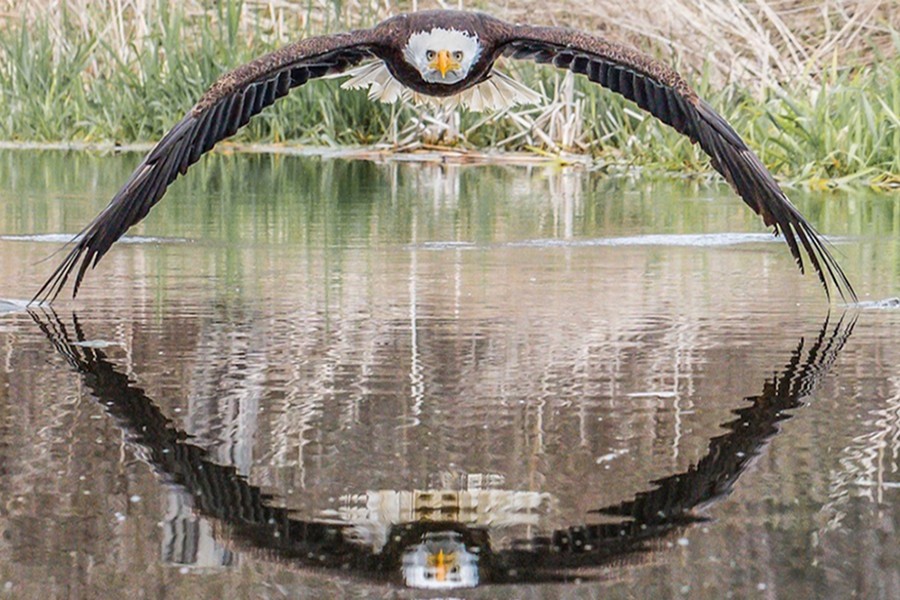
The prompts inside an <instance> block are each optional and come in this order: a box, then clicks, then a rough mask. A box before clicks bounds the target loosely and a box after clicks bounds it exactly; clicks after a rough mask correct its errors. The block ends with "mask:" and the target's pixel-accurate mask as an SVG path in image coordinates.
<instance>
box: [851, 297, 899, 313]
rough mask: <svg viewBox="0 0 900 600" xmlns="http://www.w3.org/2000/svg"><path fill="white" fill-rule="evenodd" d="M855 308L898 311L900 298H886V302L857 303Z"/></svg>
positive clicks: (869, 301)
mask: <svg viewBox="0 0 900 600" xmlns="http://www.w3.org/2000/svg"><path fill="white" fill-rule="evenodd" d="M853 306H856V307H857V308H863V309H878V310H897V309H900V297H896V296H895V297H893V298H885V299H884V300H867V301H865V302H857V303H856V304H854V305H853Z"/></svg>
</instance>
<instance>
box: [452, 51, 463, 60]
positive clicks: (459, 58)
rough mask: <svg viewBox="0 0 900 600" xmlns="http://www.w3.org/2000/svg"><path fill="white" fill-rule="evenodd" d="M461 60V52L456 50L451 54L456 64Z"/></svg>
mask: <svg viewBox="0 0 900 600" xmlns="http://www.w3.org/2000/svg"><path fill="white" fill-rule="evenodd" d="M462 59H463V53H462V50H457V51H456V52H454V53H453V60H455V61H456V62H462Z"/></svg>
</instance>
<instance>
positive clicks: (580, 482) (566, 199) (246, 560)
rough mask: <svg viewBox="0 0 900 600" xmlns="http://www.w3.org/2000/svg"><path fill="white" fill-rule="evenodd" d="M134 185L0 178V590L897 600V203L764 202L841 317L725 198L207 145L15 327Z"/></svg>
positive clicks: (859, 195) (97, 170)
mask: <svg viewBox="0 0 900 600" xmlns="http://www.w3.org/2000/svg"><path fill="white" fill-rule="evenodd" d="M138 160H139V156H138V155H135V154H127V153H126V154H122V155H95V154H89V153H65V152H24V151H7V152H2V153H0V181H2V182H3V185H2V187H0V273H2V279H0V281H2V284H0V285H2V290H0V297H2V298H3V299H4V300H3V301H2V302H0V350H2V363H0V383H2V385H0V411H2V420H0V480H2V484H0V507H2V511H0V523H2V531H3V538H2V540H3V541H2V544H0V590H3V592H4V593H5V594H7V595H11V596H14V597H67V596H68V597H135V598H138V597H146V596H153V597H173V598H176V597H177V598H180V597H226V596H236V597H260V598H284V597H290V598H307V597H308V598H321V597H347V596H350V597H353V596H359V597H362V596H370V595H377V596H402V597H419V596H423V595H424V596H432V595H434V594H438V593H442V592H441V591H440V590H445V591H444V592H443V593H449V594H453V595H457V596H459V595H463V596H466V597H484V598H507V597H510V596H515V597H565V598H595V597H598V596H599V595H603V596H604V597H609V598H631V597H673V596H675V597H678V596H684V597H691V598H724V597H729V596H734V597H742V598H745V597H775V596H779V597H786V598H792V597H798V598H799V597H835V598H844V597H851V596H854V595H855V596H859V597H867V598H897V597H900V543H898V537H897V534H898V531H900V366H898V365H900V306H896V305H893V303H892V302H891V299H892V298H894V297H896V296H898V295H900V201H898V198H897V196H896V194H894V195H891V194H877V193H874V192H866V191H855V192H828V193H814V192H804V191H803V190H792V191H791V192H790V195H791V196H792V198H794V200H795V202H796V204H798V206H799V207H800V209H801V210H802V211H803V212H804V214H806V215H807V216H808V217H809V219H810V220H811V221H812V222H813V223H814V224H815V225H816V226H817V227H818V228H819V229H820V230H821V231H823V232H827V234H828V235H829V238H830V239H831V240H832V242H833V244H834V252H835V253H836V255H837V257H838V259H839V261H840V262H841V264H842V266H843V267H844V269H845V270H846V272H847V274H848V276H849V277H850V279H851V281H852V282H853V284H854V286H855V288H856V290H857V292H858V293H859V295H860V300H861V303H860V305H857V306H851V307H847V306H844V305H841V304H840V303H839V302H833V303H831V304H830V303H829V302H828V301H827V299H826V297H825V294H824V293H823V291H822V289H821V287H820V286H819V284H818V282H817V280H816V279H815V278H814V277H812V276H809V275H807V276H801V275H800V274H799V273H798V272H797V269H796V267H795V265H794V264H793V261H792V259H791V257H790V255H789V253H788V251H787V247H786V246H785V245H784V243H783V242H782V241H781V240H780V239H773V238H772V236H771V235H770V234H769V233H767V232H766V230H765V229H764V228H763V227H762V224H761V223H760V222H759V221H758V220H757V218H756V216H755V215H753V214H752V213H751V212H750V211H749V210H748V209H747V208H746V207H745V206H744V204H743V203H742V202H741V201H740V200H739V199H737V198H736V197H735V196H734V195H733V193H732V192H731V190H730V189H729V188H728V187H727V186H726V185H724V184H720V183H718V182H717V180H710V181H705V180H695V179H684V180H676V179H663V180H661V179H655V178H650V177H646V178H645V177H641V176H640V174H634V175H632V176H628V177H622V176H619V177H610V176H607V175H605V174H603V173H597V172H588V171H586V170H583V169H572V168H563V167H560V166H558V165H557V166H553V165H549V166H531V167H526V166H497V165H494V166H461V165H454V164H409V163H401V162H393V161H386V162H383V163H376V162H369V161H348V160H334V159H328V160H326V159H323V158H314V157H289V156H278V155H227V154H218V155H214V156H210V157H208V158H207V159H206V160H204V161H201V163H200V164H199V165H197V166H196V167H195V168H194V169H192V171H191V173H190V175H189V176H188V177H186V178H184V179H183V180H181V181H179V182H178V183H177V184H176V185H175V186H173V188H172V189H171V190H170V192H169V193H168V195H167V196H166V198H165V199H164V201H163V202H162V203H161V204H160V205H159V206H158V207H157V208H156V209H155V210H154V212H153V213H152V214H151V215H150V217H149V218H148V219H147V220H146V221H145V222H144V223H143V224H142V225H141V226H139V227H137V228H135V229H134V230H132V231H131V232H130V234H129V237H128V238H127V239H125V240H123V242H124V243H119V244H117V245H116V246H115V247H114V248H113V250H112V251H111V252H110V254H109V255H108V256H107V257H106V258H104V260H103V261H102V263H101V264H100V265H99V266H98V267H97V268H96V269H95V270H94V271H92V272H90V273H89V275H88V278H87V280H86V282H85V284H84V286H83V288H82V290H81V292H80V294H79V296H78V298H77V300H75V301H72V300H71V299H70V298H69V297H68V294H69V291H68V289H67V290H66V292H64V294H66V297H61V298H60V299H59V301H58V302H57V303H56V304H54V309H55V311H54V310H49V309H38V310H33V311H32V312H26V311H25V310H23V309H22V308H21V302H22V301H24V300H26V299H27V298H30V297H31V295H32V294H34V292H35V291H36V290H37V289H38V288H39V287H40V284H41V283H42V282H43V280H44V279H45V278H46V277H47V276H48V275H49V274H50V272H51V271H52V269H53V267H54V266H55V263H56V261H57V260H59V258H61V255H59V254H57V255H55V256H53V257H52V258H50V259H49V260H47V261H44V262H41V261H42V260H43V259H45V258H46V257H47V256H48V255H50V254H51V253H53V252H54V251H56V250H57V249H58V248H59V246H60V242H61V241H63V240H65V239H67V237H68V236H69V235H71V234H74V233H76V232H77V231H78V230H79V229H81V227H83V226H84V225H85V224H86V223H87V222H88V221H89V220H90V218H91V217H93V215H94V214H96V213H97V212H98V211H99V210H100V209H102V208H103V206H105V205H106V203H107V202H108V200H109V198H110V197H111V196H112V194H113V193H114V192H115V191H116V189H117V188H118V186H119V185H121V183H122V182H123V181H124V180H125V179H126V178H127V176H128V174H129V172H130V169H131V168H133V166H134V165H135V164H136V162H137V161H138ZM455 586H468V587H474V588H475V589H469V590H465V589H453V588H454V587H455ZM413 588H423V589H424V591H422V590H415V589H413ZM448 590H449V591H448Z"/></svg>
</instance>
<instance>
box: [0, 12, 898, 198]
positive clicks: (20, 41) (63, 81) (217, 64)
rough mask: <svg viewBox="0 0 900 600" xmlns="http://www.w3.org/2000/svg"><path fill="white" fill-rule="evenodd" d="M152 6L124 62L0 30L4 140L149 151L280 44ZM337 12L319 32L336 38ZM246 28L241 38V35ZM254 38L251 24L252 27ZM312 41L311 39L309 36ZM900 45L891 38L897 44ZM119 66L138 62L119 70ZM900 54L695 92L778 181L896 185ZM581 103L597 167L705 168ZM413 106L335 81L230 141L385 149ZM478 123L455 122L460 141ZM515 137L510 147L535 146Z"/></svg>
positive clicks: (644, 129)
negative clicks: (244, 66) (813, 79)
mask: <svg viewBox="0 0 900 600" xmlns="http://www.w3.org/2000/svg"><path fill="white" fill-rule="evenodd" d="M168 6H169V5H168V3H165V2H163V3H160V13H159V18H158V19H156V21H155V26H154V27H152V28H151V29H150V33H149V37H148V38H147V39H144V40H142V43H143V45H142V49H141V51H140V52H123V51H122V49H121V48H116V47H113V46H112V45H111V44H110V42H109V41H108V40H105V39H98V38H97V37H94V34H92V33H89V32H87V33H86V32H85V31H84V29H83V28H79V27H76V26H75V25H67V23H66V20H65V15H63V26H64V28H67V29H66V35H65V41H66V43H65V44H59V43H58V35H59V34H58V31H54V32H51V30H50V29H49V28H48V27H47V26H42V25H35V24H32V25H30V26H28V27H26V26H21V25H20V26H13V27H7V28H5V29H2V30H0V103H2V105H3V106H4V108H5V110H4V111H3V114H2V115H0V138H2V139H5V140H12V141H16V140H18V141H48V142H56V141H61V140H67V141H88V142H103V141H112V142H121V143H130V142H136V141H153V140H156V139H158V138H159V137H160V136H162V134H163V133H164V132H165V131H166V129H167V128H168V127H169V126H171V125H172V124H174V123H175V122H177V121H178V120H179V119H180V118H181V116H182V115H183V114H184V112H185V111H186V110H188V109H189V108H190V107H191V105H192V104H193V103H194V102H195V101H196V99H197V97H198V96H199V94H200V93H202V91H203V90H204V89H205V88H206V87H207V86H208V85H209V84H210V83H212V82H213V81H214V80H215V79H216V78H217V77H218V76H219V75H220V74H221V73H222V72H224V71H226V70H228V69H230V68H232V67H234V66H236V65H238V64H241V63H242V62H245V61H247V60H250V59H251V58H253V57H255V56H258V55H260V54H262V53H264V52H267V51H270V50H272V49H273V48H274V47H275V46H276V44H274V43H272V42H270V41H267V40H270V39H271V38H272V36H271V35H268V32H266V31H263V30H259V29H258V30H257V31H255V32H254V31H252V30H251V32H250V34H249V35H248V32H247V27H246V23H241V15H242V11H241V8H242V7H241V4H240V2H239V1H237V0H224V1H222V2H219V3H218V4H217V14H216V15H215V16H216V17H217V18H215V19H203V18H200V19H192V18H190V17H189V16H186V15H185V14H184V13H183V12H181V11H180V10H179V9H177V8H166V7H168ZM341 14H342V13H341V8H340V6H339V4H336V5H335V8H334V17H333V18H331V19H329V20H327V22H326V24H325V25H323V27H325V28H326V29H342V28H344V20H342V18H341ZM242 26H243V27H242ZM257 27H258V28H259V27H260V26H259V25H257ZM310 33H317V32H314V31H313V32H310ZM894 43H895V45H896V46H897V48H900V34H897V35H895V36H894ZM123 55H130V56H134V57H135V58H133V59H130V60H125V61H123V59H121V58H119V57H120V56H123ZM898 56H900V52H897V53H894V54H893V55H892V56H891V57H889V58H881V59H880V60H878V61H877V62H874V63H872V64H867V65H862V66H856V67H855V68H846V69H837V68H835V69H833V70H832V71H830V72H828V73H825V74H823V75H821V76H820V77H819V78H818V79H819V81H820V84H819V86H818V87H817V89H812V88H811V87H809V86H804V87H803V88H801V89H788V90H787V91H786V92H776V91H775V90H772V91H770V92H768V93H767V94H766V97H765V98H764V99H762V100H760V99H758V98H756V97H754V96H753V95H752V94H750V93H749V92H748V91H746V90H742V89H740V88H738V87H736V86H731V87H728V88H726V89H724V90H715V89H712V86H711V85H710V84H709V83H707V81H706V78H701V79H700V80H699V81H694V84H695V86H696V87H697V89H698V90H699V91H700V93H701V95H703V96H704V97H706V98H707V99H708V100H709V101H710V103H711V104H712V105H713V106H715V107H716V108H717V109H718V110H719V111H720V112H722V114H723V115H724V116H725V117H726V118H727V119H728V120H729V121H730V122H731V123H732V124H733V125H734V127H735V129H736V130H737V131H738V132H739V133H741V135H742V136H744V137H745V139H746V140H747V141H748V143H749V144H750V145H751V147H753V148H754V149H756V150H757V151H758V152H759V154H760V155H761V157H762V159H763V161H764V162H765V163H766V164H767V165H769V166H770V167H771V168H772V170H773V171H774V172H775V173H776V174H777V175H778V176H780V177H782V178H784V179H787V180H792V181H803V182H806V183H809V184H812V185H814V186H819V185H822V186H825V185H840V184H869V185H892V184H897V183H898V182H900V58H898ZM518 74H519V76H520V77H521V78H523V79H524V80H525V81H526V82H528V83H529V84H532V85H540V84H543V85H544V86H545V89H548V90H552V89H553V82H554V78H556V77H559V75H558V74H557V73H556V72H554V71H553V70H552V69H550V68H538V67H533V66H529V65H525V66H523V67H521V68H519V69H518ZM576 97H578V98H580V99H582V100H583V102H584V113H583V117H584V118H583V124H582V127H583V132H584V133H583V136H582V142H583V143H584V144H585V146H586V147H587V151H589V152H591V153H592V154H594V155H596V156H597V158H598V163H626V164H634V165H641V166H647V167H655V168H661V169H666V170H685V169H687V170H688V171H697V172H699V171H703V170H705V165H706V159H705V157H704V156H703V154H702V152H700V151H699V150H698V149H697V148H696V147H694V146H692V145H691V144H690V142H689V141H688V140H686V139H685V138H683V137H682V136H680V135H679V134H677V133H676V132H674V131H673V130H671V129H669V128H667V127H665V126H664V125H661V124H660V123H658V122H657V121H655V120H654V119H652V118H650V117H648V116H646V115H643V114H642V113H641V111H640V110H639V109H637V107H636V106H635V105H633V104H631V103H629V102H626V101H624V100H623V99H621V98H620V97H618V96H616V95H614V94H610V93H609V92H607V91H605V90H602V89H600V88H598V87H597V86H594V85H592V84H590V83H589V82H587V81H586V80H581V79H580V80H579V81H578V82H577V85H576ZM415 114H416V112H415V110H414V109H412V108H410V107H407V106H401V107H399V108H398V107H391V106H387V105H383V104H380V103H372V102H369V101H368V100H367V99H366V96H365V93H364V92H361V91H357V92H349V91H343V90H340V89H339V82H338V81H316V82H312V83H310V84H309V85H307V86H304V87H303V88H301V89H299V90H295V91H294V92H293V93H292V94H290V95H289V96H288V97H287V98H285V99H283V100H281V101H280V102H279V103H278V104H277V105H276V106H275V107H273V108H271V109H269V110H267V111H265V112H264V113H263V114H262V115H260V116H258V117H256V118H255V119H254V120H253V121H252V122H251V123H250V125H249V126H248V127H246V128H245V130H243V131H242V132H240V133H239V134H238V136H236V138H235V139H236V140H237V141H251V140H252V141H261V142H276V143H279V142H285V141H290V142H292V143H302V144H327V145H345V144H350V145H359V144H371V143H375V142H378V141H383V140H385V139H388V140H389V139H390V132H391V131H395V130H398V129H403V128H404V127H405V126H406V125H407V124H408V123H409V122H410V118H411V117H413V116H415ZM482 118H483V116H482V115H479V114H467V113H464V114H463V115H462V125H461V130H462V131H467V130H469V129H470V128H472V127H473V125H474V124H476V123H478V122H479V121H480V120H481V119H482ZM520 132H521V127H520V126H519V125H517V124H516V123H515V122H514V121H512V120H511V119H507V118H501V119H497V120H496V122H493V123H490V124H487V125H484V126H481V127H477V128H474V129H472V130H471V131H469V132H468V134H467V135H466V138H465V140H464V141H463V142H462V143H463V145H466V146H470V147H495V146H496V145H498V144H499V142H500V141H501V140H504V139H505V138H507V137H509V136H512V135H514V134H516V133H520ZM535 145H536V144H535V142H534V141H533V140H531V141H529V140H528V139H527V137H525V136H521V137H519V138H517V139H516V140H514V141H512V142H510V143H507V144H505V145H504V146H503V147H504V149H507V150H522V149H528V148H533V147H534V146H535Z"/></svg>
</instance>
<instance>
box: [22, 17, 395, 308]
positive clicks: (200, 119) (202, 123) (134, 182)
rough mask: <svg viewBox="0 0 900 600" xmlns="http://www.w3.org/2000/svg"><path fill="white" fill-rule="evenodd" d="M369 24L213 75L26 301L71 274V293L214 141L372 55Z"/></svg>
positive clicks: (51, 294)
mask: <svg viewBox="0 0 900 600" xmlns="http://www.w3.org/2000/svg"><path fill="white" fill-rule="evenodd" d="M373 31H374V30H362V31H358V32H352V33H349V34H348V33H344V34H338V35H333V36H323V37H318V38H309V39H306V40H302V41H300V42H298V43H296V44H293V45H290V46H286V47H285V48H282V49H280V50H278V51H276V52H273V53H271V54H268V55H266V56H263V57H260V58H258V59H256V60H255V61H253V62H250V63H248V64H246V65H243V66H241V67H238V68H237V69H235V70H233V71H231V72H229V73H226V74H225V75H223V76H222V77H220V78H219V79H218V80H217V81H216V82H215V83H214V84H213V85H212V86H211V87H210V88H209V90H207V92H206V93H205V94H204V95H203V96H202V97H201V98H200V100H199V101H198V102H197V104H196V105H194V107H193V108H192V109H191V110H190V111H189V112H188V113H187V114H186V115H185V116H184V118H183V119H182V120H181V121H179V122H178V123H177V124H176V125H175V126H174V127H172V129H170V130H169V131H168V132H167V133H166V134H165V135H164V136H163V138H162V139H161V140H160V141H159V142H158V143H157V144H156V146H155V147H154V148H153V149H152V150H151V151H150V152H149V153H148V154H147V156H145V157H144V159H143V160H142V161H141V163H140V164H139V165H138V166H137V168H136V169H135V170H134V172H133V173H132V174H131V176H130V177H129V178H128V181H126V182H125V185H124V186H122V188H121V189H120V190H119V191H118V193H116V195H115V196H114V197H113V199H112V200H111V201H110V203H109V204H108V205H107V206H106V208H105V209H103V211H102V212H101V213H100V214H99V215H97V217H95V218H94V220H93V221H91V223H90V224H89V225H88V226H87V227H85V229H84V230H82V232H81V233H79V234H78V235H77V236H76V237H75V238H74V239H73V241H72V242H71V243H72V247H71V249H70V250H69V252H68V254H67V255H66V257H65V258H64V259H63V261H62V262H61V263H60V265H59V266H58V267H57V268H56V270H55V271H54V272H53V274H52V275H51V276H50V278H49V279H47V281H46V282H45V283H44V285H43V286H42V287H41V289H40V290H39V291H38V293H37V294H35V296H34V298H33V299H32V302H37V301H49V302H52V301H53V300H54V299H55V298H56V297H57V296H58V295H59V293H60V291H61V290H62V288H63V287H64V286H65V284H66V282H67V281H68V279H69V277H70V276H71V275H72V273H73V272H74V273H75V279H74V281H75V283H74V285H73V289H72V296H73V297H74V296H75V295H76V294H77V293H78V288H79V286H80V285H81V282H82V280H83V279H84V276H85V273H86V272H87V269H88V268H89V267H90V268H93V267H95V266H96V265H97V263H98V262H99V261H100V259H101V258H103V256H104V255H105V254H106V253H107V252H108V251H109V249H110V247H111V246H112V245H113V244H114V243H115V242H116V240H118V239H119V238H120V237H122V235H123V234H124V233H125V232H126V231H127V230H128V229H129V228H130V227H131V226H132V225H134V224H135V223H138V222H139V221H140V220H141V219H143V218H144V217H146V216H147V214H148V213H149V212H150V209H151V208H153V206H154V205H155V204H156V203H157V202H159V200H160V199H161V198H162V197H163V195H164V194H165V192H166V189H167V188H168V186H169V185H170V184H171V183H172V182H173V181H175V179H176V178H177V177H178V176H179V175H183V174H185V173H186V172H187V170H188V168H189V167H190V166H191V165H192V164H194V163H195V162H197V161H198V160H199V159H200V157H201V156H203V154H205V153H206V152H209V151H210V150H211V149H212V148H213V146H215V145H216V144H217V143H218V142H220V141H221V140H223V139H225V138H227V137H229V136H232V135H234V134H235V133H236V132H237V131H238V130H239V129H240V128H241V127H243V126H244V125H246V124H247V123H248V122H249V121H250V119H251V118H252V117H253V116H254V115H256V114H258V113H259V112H260V111H262V110H263V109H264V108H266V107H268V106H270V105H271V104H273V103H274V102H275V101H276V100H277V99H278V98H281V97H283V96H285V95H286V94H287V93H288V92H289V91H290V90H291V89H292V88H295V87H297V86H300V85H303V84H305V83H306V82H307V81H309V79H312V78H316V77H321V76H323V75H326V74H329V73H337V72H341V71H343V70H345V69H346V68H348V67H351V66H353V65H355V64H357V63H359V62H360V61H361V60H363V59H364V58H369V57H371V55H372V53H371V50H370V47H371V44H372V43H377V39H375V37H374V34H373Z"/></svg>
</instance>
